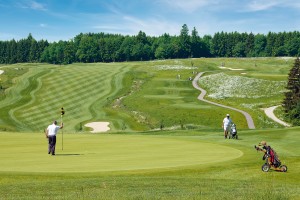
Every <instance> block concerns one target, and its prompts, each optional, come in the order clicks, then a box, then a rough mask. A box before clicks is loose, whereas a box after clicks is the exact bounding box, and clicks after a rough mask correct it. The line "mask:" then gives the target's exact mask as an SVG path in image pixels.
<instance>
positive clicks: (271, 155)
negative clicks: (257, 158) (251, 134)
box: [254, 145, 287, 172]
mask: <svg viewBox="0 0 300 200" xmlns="http://www.w3.org/2000/svg"><path fill="white" fill-rule="evenodd" d="M254 148H255V149H256V150H257V151H262V152H264V155H263V158H262V159H263V160H265V164H263V165H262V167H261V170H262V171H263V172H268V171H269V170H270V169H271V168H272V169H274V170H276V171H280V172H287V166H286V165H281V162H280V160H279V158H278V156H277V154H276V152H275V151H274V150H273V149H271V147H270V146H268V147H267V148H263V149H262V148H260V147H257V146H256V145H255V146H254Z"/></svg>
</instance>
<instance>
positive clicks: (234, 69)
mask: <svg viewBox="0 0 300 200" xmlns="http://www.w3.org/2000/svg"><path fill="white" fill-rule="evenodd" d="M219 68H220V69H229V70H232V71H240V70H245V69H236V68H230V67H222V66H221V67H219Z"/></svg>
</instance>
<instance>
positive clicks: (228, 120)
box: [223, 117, 232, 127]
mask: <svg viewBox="0 0 300 200" xmlns="http://www.w3.org/2000/svg"><path fill="white" fill-rule="evenodd" d="M231 123H232V121H231V119H230V118H229V117H225V118H224V120H223V124H224V127H228V126H229V125H230V124H231Z"/></svg>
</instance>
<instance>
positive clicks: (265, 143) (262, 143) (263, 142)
mask: <svg viewBox="0 0 300 200" xmlns="http://www.w3.org/2000/svg"><path fill="white" fill-rule="evenodd" d="M259 145H260V146H265V145H267V142H266V141H261V142H260V143H259Z"/></svg>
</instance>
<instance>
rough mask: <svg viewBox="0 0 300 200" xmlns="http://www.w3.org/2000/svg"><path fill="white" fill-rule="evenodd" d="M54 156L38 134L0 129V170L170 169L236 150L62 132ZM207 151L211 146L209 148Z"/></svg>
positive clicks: (178, 140) (186, 141) (190, 141)
mask: <svg viewBox="0 0 300 200" xmlns="http://www.w3.org/2000/svg"><path fill="white" fill-rule="evenodd" d="M57 139H58V143H57V150H56V156H51V155H48V154H47V140H46V139H45V138H44V136H43V135H42V134H30V135H29V134H24V133H23V134H21V133H16V134H11V133H1V134H0V146H1V151H2V152H5V154H0V160H1V166H0V171H15V172H47V173H49V172H97V171H122V170H139V169H153V168H171V167H182V166H188V165H201V164H208V163H217V162H222V161H227V160H231V159H235V158H238V157H240V156H242V155H243V153H242V152H241V151H240V150H237V149H234V148H230V147H226V146H222V145H219V144H213V143H207V142H203V141H201V140H199V139H197V138H196V137H195V138H186V137H179V136H177V137H175V136H141V135H129V136H128V135H127V136H126V135H107V134H105V135H99V134H98V135H96V134H65V136H64V141H65V142H64V150H63V151H62V149H61V135H59V136H58V137H57ZM212 150H213V151H212Z"/></svg>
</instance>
